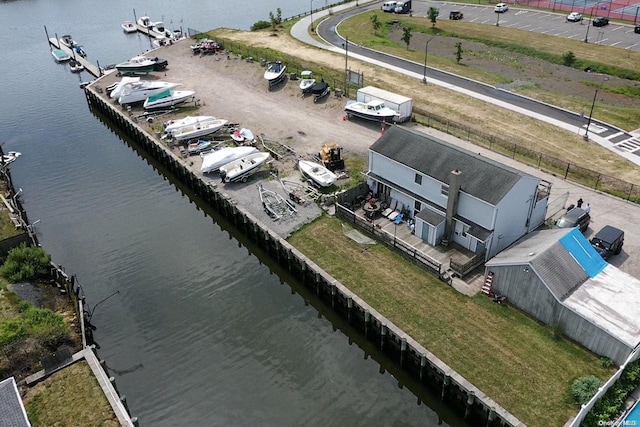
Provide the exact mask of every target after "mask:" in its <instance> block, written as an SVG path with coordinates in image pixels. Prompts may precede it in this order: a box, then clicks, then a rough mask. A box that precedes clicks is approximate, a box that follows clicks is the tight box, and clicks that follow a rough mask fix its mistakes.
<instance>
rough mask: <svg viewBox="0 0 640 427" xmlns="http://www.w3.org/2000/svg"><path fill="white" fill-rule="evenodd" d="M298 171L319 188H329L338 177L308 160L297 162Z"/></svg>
mask: <svg viewBox="0 0 640 427" xmlns="http://www.w3.org/2000/svg"><path fill="white" fill-rule="evenodd" d="M298 169H299V170H300V173H301V174H302V175H303V176H305V177H306V178H307V179H309V180H311V181H312V182H313V183H314V184H316V185H319V186H320V187H331V186H332V185H333V184H334V183H335V182H336V180H337V179H338V176H337V175H336V174H335V173H333V172H331V171H330V170H329V169H327V168H325V167H324V166H322V165H321V164H318V163H314V162H310V161H308V160H299V161H298Z"/></svg>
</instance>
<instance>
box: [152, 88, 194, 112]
mask: <svg viewBox="0 0 640 427" xmlns="http://www.w3.org/2000/svg"><path fill="white" fill-rule="evenodd" d="M195 94H196V93H195V92H194V91H192V90H165V91H164V92H160V93H159V94H157V95H153V96H150V97H149V98H147V99H146V100H145V101H144V104H143V105H142V106H143V108H144V109H145V110H152V109H155V108H167V107H173V106H174V105H178V104H182V103H183V102H186V101H187V100H188V99H192V98H193V97H194V95H195Z"/></svg>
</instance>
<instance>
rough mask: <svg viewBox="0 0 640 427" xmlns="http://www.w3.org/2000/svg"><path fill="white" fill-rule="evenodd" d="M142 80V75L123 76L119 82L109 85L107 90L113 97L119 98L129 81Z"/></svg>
mask: <svg viewBox="0 0 640 427" xmlns="http://www.w3.org/2000/svg"><path fill="white" fill-rule="evenodd" d="M139 81H140V77H123V78H122V79H120V81H119V82H115V83H113V84H111V85H109V86H107V92H108V93H109V97H110V98H111V99H118V98H120V95H122V91H123V90H124V89H125V87H126V86H127V84H128V83H136V82H139Z"/></svg>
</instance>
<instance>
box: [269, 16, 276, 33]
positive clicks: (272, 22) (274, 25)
mask: <svg viewBox="0 0 640 427" xmlns="http://www.w3.org/2000/svg"><path fill="white" fill-rule="evenodd" d="M269 22H271V28H272V29H274V30H275V29H276V25H278V18H276V16H275V15H274V14H273V12H269Z"/></svg>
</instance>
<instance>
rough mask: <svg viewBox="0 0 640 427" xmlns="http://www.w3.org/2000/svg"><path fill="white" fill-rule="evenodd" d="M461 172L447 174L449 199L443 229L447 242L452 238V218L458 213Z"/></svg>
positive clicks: (455, 171)
mask: <svg viewBox="0 0 640 427" xmlns="http://www.w3.org/2000/svg"><path fill="white" fill-rule="evenodd" d="M461 175H462V172H461V171H459V170H458V169H456V170H454V171H451V174H449V197H448V199H447V216H446V223H445V227H444V239H446V240H447V242H450V241H451V238H452V237H453V229H454V227H453V216H454V215H455V214H457V213H458V198H459V197H460V180H461Z"/></svg>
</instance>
